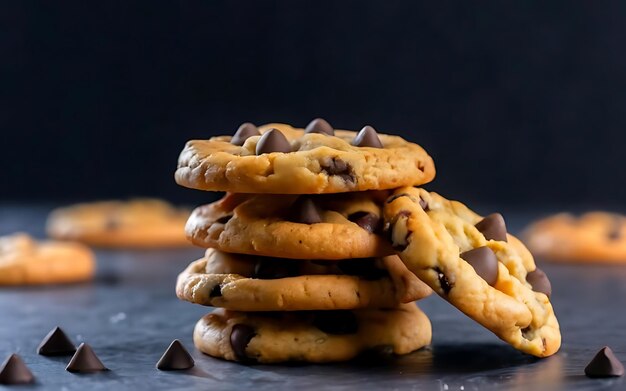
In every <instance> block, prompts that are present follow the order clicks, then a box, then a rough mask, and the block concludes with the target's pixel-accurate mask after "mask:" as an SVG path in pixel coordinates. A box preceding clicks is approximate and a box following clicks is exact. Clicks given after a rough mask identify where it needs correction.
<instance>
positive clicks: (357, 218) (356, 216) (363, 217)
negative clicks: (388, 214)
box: [348, 212, 381, 233]
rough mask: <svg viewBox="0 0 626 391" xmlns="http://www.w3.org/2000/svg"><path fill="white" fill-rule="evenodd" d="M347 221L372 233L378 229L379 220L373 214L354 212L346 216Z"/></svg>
mask: <svg viewBox="0 0 626 391" xmlns="http://www.w3.org/2000/svg"><path fill="white" fill-rule="evenodd" d="M348 220H350V221H352V222H353V223H355V224H356V225H358V226H359V227H361V228H363V229H364V230H366V231H369V232H372V233H373V232H377V231H378V230H379V229H380V223H381V218H380V217H378V216H377V215H375V214H374V213H370V212H355V213H352V214H351V215H349V216H348Z"/></svg>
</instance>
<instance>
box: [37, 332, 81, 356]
mask: <svg viewBox="0 0 626 391" xmlns="http://www.w3.org/2000/svg"><path fill="white" fill-rule="evenodd" d="M74 352H76V347H75V346H74V344H73V343H72V341H70V339H69V338H68V337H67V335H66V334H65V333H64V332H63V330H61V328H60V327H55V328H54V329H52V330H51V331H50V332H49V333H48V335H46V336H45V337H44V339H43V340H42V341H41V343H40V344H39V347H38V348H37V353H39V354H41V355H42V356H69V355H72V354H74Z"/></svg>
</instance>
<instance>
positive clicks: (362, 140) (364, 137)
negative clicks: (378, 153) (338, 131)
mask: <svg viewBox="0 0 626 391" xmlns="http://www.w3.org/2000/svg"><path fill="white" fill-rule="evenodd" d="M352 145H354V146H355V147H370V148H382V147H383V143H382V142H380V139H379V138H378V133H376V130H375V129H374V128H372V127H371V126H369V125H367V126H365V127H363V129H361V131H360V132H359V133H358V134H357V135H356V137H355V138H354V140H352Z"/></svg>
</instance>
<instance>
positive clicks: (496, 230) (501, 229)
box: [475, 213, 507, 242]
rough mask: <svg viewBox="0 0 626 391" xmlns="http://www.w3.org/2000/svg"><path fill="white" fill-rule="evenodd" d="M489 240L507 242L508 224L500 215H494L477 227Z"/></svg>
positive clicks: (486, 218) (477, 224)
mask: <svg viewBox="0 0 626 391" xmlns="http://www.w3.org/2000/svg"><path fill="white" fill-rule="evenodd" d="M475 227H476V229H477V230H479V231H480V233H482V234H483V235H484V236H485V239H487V240H499V241H501V242H506V241H507V240H506V224H505V222H504V217H502V215H501V214H500V213H492V214H490V215H489V216H487V217H485V218H484V219H482V220H480V221H479V222H478V223H476V225H475Z"/></svg>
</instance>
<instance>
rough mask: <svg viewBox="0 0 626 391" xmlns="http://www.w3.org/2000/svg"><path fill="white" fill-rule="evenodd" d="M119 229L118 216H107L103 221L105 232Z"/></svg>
mask: <svg viewBox="0 0 626 391" xmlns="http://www.w3.org/2000/svg"><path fill="white" fill-rule="evenodd" d="M119 227H120V220H119V218H118V216H116V215H113V216H107V217H106V220H105V221H104V229H105V230H107V231H114V230H116V229H118V228H119Z"/></svg>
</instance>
